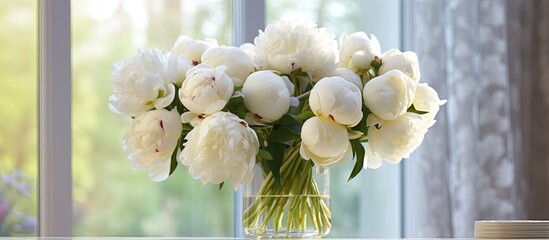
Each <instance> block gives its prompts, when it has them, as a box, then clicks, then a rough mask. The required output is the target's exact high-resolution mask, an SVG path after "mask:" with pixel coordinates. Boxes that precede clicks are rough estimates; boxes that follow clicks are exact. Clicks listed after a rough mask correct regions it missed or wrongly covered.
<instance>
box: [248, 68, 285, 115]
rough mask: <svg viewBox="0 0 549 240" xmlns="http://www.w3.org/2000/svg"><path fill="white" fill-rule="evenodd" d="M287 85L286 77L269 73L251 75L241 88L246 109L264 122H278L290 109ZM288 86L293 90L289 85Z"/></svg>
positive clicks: (260, 72)
mask: <svg viewBox="0 0 549 240" xmlns="http://www.w3.org/2000/svg"><path fill="white" fill-rule="evenodd" d="M287 83H289V80H288V79H287V77H281V76H278V75H276V74H274V73H273V72H271V71H257V72H254V73H252V74H251V75H250V76H249V77H248V78H247V79H246V82H244V86H243V87H242V95H244V104H246V108H248V110H250V112H252V113H253V114H254V115H255V116H256V117H257V118H259V119H260V120H263V121H265V122H274V121H276V120H278V119H279V118H281V117H282V116H283V115H284V114H285V113H286V112H288V109H289V108H290V95H291V94H290V90H289V89H288V86H287V85H286V84H287ZM290 86H292V88H293V85H291V83H290ZM292 90H293V89H292Z"/></svg>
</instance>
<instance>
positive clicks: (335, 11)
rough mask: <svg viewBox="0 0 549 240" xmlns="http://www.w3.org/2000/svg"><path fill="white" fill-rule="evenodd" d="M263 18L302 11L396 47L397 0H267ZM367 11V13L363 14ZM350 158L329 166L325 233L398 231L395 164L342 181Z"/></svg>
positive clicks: (395, 234)
mask: <svg viewBox="0 0 549 240" xmlns="http://www.w3.org/2000/svg"><path fill="white" fill-rule="evenodd" d="M266 5H267V8H266V15H267V22H271V21H274V20H277V19H281V18H285V17H291V16H305V17H307V18H309V19H313V20H316V21H317V24H318V25H319V26H320V27H326V28H328V30H329V31H330V32H332V33H334V34H335V36H336V39H339V36H340V35H341V34H342V33H353V32H357V31H364V32H366V33H367V34H374V35H375V36H376V37H377V38H378V39H379V41H380V44H381V47H382V49H381V50H382V51H386V50H388V49H390V48H400V40H401V31H400V21H399V19H400V1H398V0H391V1H374V0H367V1H363V0H344V1H336V0H314V1H307V2H305V1H291V0H283V1H280V0H268V1H267V4H266ZM365 13H367V14H365ZM353 164H354V162H353V161H348V162H347V163H344V164H343V165H342V166H338V167H333V168H331V169H330V170H331V188H330V191H331V201H332V202H331V207H332V214H333V215H332V220H333V223H332V231H331V232H330V235H328V237H394V238H398V237H400V236H401V232H400V231H401V230H400V229H401V227H400V225H401V207H400V196H401V184H400V168H401V166H400V165H390V164H387V163H385V164H384V166H383V167H381V168H380V169H376V170H365V171H362V172H361V173H360V174H359V175H358V176H357V177H356V178H355V179H353V180H352V181H350V182H347V179H348V177H349V174H350V173H351V169H352V168H353Z"/></svg>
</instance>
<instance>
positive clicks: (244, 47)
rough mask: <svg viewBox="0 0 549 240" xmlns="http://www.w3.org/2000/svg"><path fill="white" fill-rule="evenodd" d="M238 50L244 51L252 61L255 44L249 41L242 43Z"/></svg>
mask: <svg viewBox="0 0 549 240" xmlns="http://www.w3.org/2000/svg"><path fill="white" fill-rule="evenodd" d="M239 48H240V50H242V51H244V52H245V53H246V54H247V55H248V57H250V59H252V62H253V60H254V58H255V45H253V44H251V43H244V44H242V45H240V47H239Z"/></svg>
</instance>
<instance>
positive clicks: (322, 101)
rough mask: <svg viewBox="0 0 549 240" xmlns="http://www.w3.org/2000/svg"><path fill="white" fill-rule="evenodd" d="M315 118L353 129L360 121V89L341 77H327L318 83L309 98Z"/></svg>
mask: <svg viewBox="0 0 549 240" xmlns="http://www.w3.org/2000/svg"><path fill="white" fill-rule="evenodd" d="M309 104H310V106H311V110H312V111H313V112H314V113H315V115H316V116H320V117H325V118H331V119H333V120H334V121H335V122H336V123H339V124H341V125H345V126H350V127H353V126H355V125H357V124H358V123H359V122H360V120H361V119H362V111H361V110H362V98H361V95H360V89H358V87H356V86H355V85H354V84H352V83H350V82H348V81H347V80H345V79H343V78H342V77H327V78H323V79H321V80H320V81H318V83H317V84H315V85H314V87H313V89H312V90H311V95H310V96H309Z"/></svg>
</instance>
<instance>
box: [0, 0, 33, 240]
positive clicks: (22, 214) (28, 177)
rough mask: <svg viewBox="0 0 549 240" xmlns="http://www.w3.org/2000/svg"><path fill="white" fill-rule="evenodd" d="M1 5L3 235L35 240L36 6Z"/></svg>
mask: <svg viewBox="0 0 549 240" xmlns="http://www.w3.org/2000/svg"><path fill="white" fill-rule="evenodd" d="M0 5H1V6H2V7H1V8H0V52H1V53H2V54H0V66H2V70H1V71H0V110H1V111H2V114H1V115H2V118H1V120H0V236H35V235H36V226H37V224H36V216H37V195H38V189H37V184H36V183H37V165H38V158H37V149H38V148H37V121H36V119H37V86H38V81H37V62H38V61H37V51H38V47H37V46H38V43H37V39H38V36H37V34H38V28H37V12H38V10H37V1H35V0H0Z"/></svg>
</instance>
